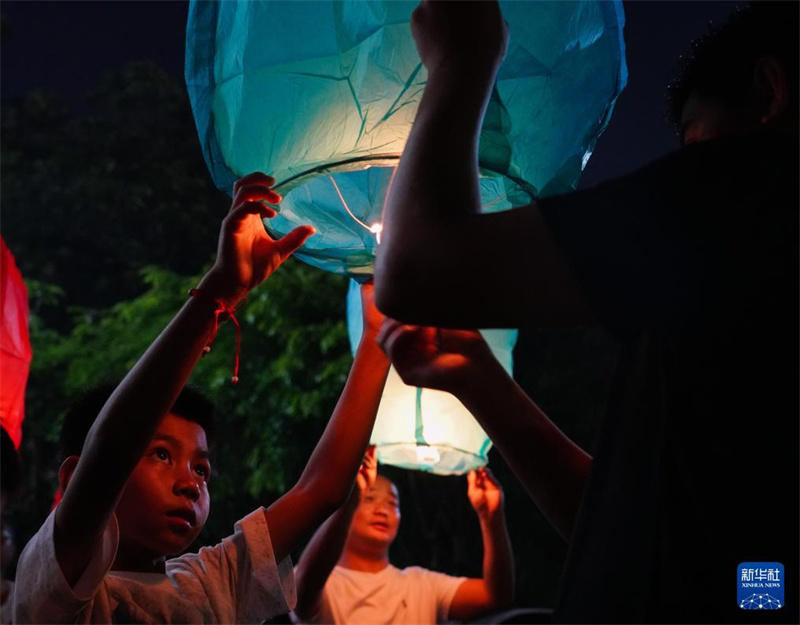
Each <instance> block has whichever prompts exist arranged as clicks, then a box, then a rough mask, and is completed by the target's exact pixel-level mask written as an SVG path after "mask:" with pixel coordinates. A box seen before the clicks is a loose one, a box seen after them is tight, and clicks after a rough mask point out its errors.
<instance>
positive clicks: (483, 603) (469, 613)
mask: <svg viewBox="0 0 800 625" xmlns="http://www.w3.org/2000/svg"><path fill="white" fill-rule="evenodd" d="M467 481H468V484H469V487H468V494H469V500H470V503H471V504H472V507H473V508H475V512H476V513H477V515H478V521H479V522H480V524H481V536H482V538H483V577H482V578H481V579H468V580H466V581H465V582H463V583H462V584H461V586H459V587H458V590H457V591H456V594H455V595H454V596H453V601H452V603H451V604H450V612H449V614H448V618H450V619H455V620H457V621H469V620H472V619H475V618H478V617H479V616H482V615H484V614H487V613H489V612H493V611H496V610H501V609H503V608H505V607H507V606H508V605H510V604H511V602H512V601H513V600H514V556H513V555H512V553H511V540H510V538H509V537H508V528H507V527H506V517H505V512H504V509H503V491H502V490H501V488H500V486H499V484H498V483H497V480H495V478H494V475H492V473H491V472H490V471H489V470H488V469H479V470H477V471H470V472H469V474H468V475H467Z"/></svg>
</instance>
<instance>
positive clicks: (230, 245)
mask: <svg viewBox="0 0 800 625" xmlns="http://www.w3.org/2000/svg"><path fill="white" fill-rule="evenodd" d="M273 184H275V179H274V178H272V177H271V176H267V175H266V174H263V173H260V172H255V173H252V174H249V175H247V176H245V177H243V178H240V179H239V180H237V181H236V183H234V185H233V202H232V204H231V210H230V212H229V213H228V216H227V217H225V219H224V220H223V222H222V228H221V230H220V234H219V244H218V247H217V259H216V262H215V263H214V266H213V267H212V268H211V270H210V271H209V273H208V274H207V275H206V277H205V278H204V280H203V283H208V282H213V293H214V295H215V296H217V297H221V298H222V299H223V300H224V301H225V302H226V303H227V304H228V305H229V306H234V305H235V304H236V303H238V302H239V301H240V300H241V299H243V298H244V297H245V296H246V295H247V293H249V292H250V291H251V290H252V289H253V288H255V287H256V286H258V285H259V284H261V283H262V282H264V280H266V279H267V278H268V277H269V276H270V274H272V272H273V271H275V270H276V269H277V268H278V267H279V266H280V265H281V263H283V262H284V261H285V260H286V259H287V258H289V256H291V255H292V254H293V253H294V252H295V251H296V250H297V249H298V248H299V247H300V246H301V245H303V243H305V242H306V239H308V237H310V236H311V235H312V234H314V232H315V230H314V228H313V227H311V226H299V227H297V228H295V229H294V230H292V231H291V232H289V233H288V234H286V235H285V236H283V237H281V238H280V239H277V240H275V239H273V238H272V237H271V236H270V235H269V234H268V233H267V231H266V229H265V228H264V224H263V223H262V219H271V218H272V217H274V216H275V215H276V214H277V212H276V211H275V209H274V208H271V207H269V206H267V205H266V204H263V203H262V202H265V201H266V202H269V203H271V204H278V203H279V202H280V201H281V199H282V198H281V196H280V195H279V194H278V193H276V192H275V191H273V190H272V188H271V187H272V185H273ZM203 283H201V286H206V285H205V284H203Z"/></svg>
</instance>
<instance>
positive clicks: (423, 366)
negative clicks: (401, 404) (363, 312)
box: [378, 319, 499, 394]
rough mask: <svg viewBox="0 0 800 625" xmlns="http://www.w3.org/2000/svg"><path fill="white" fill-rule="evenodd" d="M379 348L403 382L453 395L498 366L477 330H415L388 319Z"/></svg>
mask: <svg viewBox="0 0 800 625" xmlns="http://www.w3.org/2000/svg"><path fill="white" fill-rule="evenodd" d="M378 344H379V345H380V346H381V348H382V349H383V351H385V352H386V353H387V354H388V355H389V357H390V358H391V360H392V364H393V365H394V367H395V369H396V370H397V373H398V374H399V375H400V377H401V378H402V380H403V382H405V383H406V384H409V385H411V386H420V387H425V388H433V389H438V390H441V391H447V392H449V393H453V394H457V393H458V391H459V389H461V388H463V386H464V385H467V384H470V382H471V381H472V380H474V379H475V378H474V376H479V375H481V371H482V370H483V369H484V368H485V367H487V366H492V365H493V364H497V360H496V359H495V357H494V355H493V354H492V352H491V351H490V350H489V346H488V345H487V344H486V341H484V340H483V337H482V336H481V334H480V332H477V331H476V330H445V329H440V328H430V327H423V326H411V325H404V324H402V323H400V322H399V321H395V320H394V319H387V320H386V321H384V323H383V326H382V327H381V331H380V334H379V335H378ZM498 366H499V365H498Z"/></svg>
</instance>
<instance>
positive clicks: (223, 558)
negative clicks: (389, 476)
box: [13, 173, 389, 623]
mask: <svg viewBox="0 0 800 625" xmlns="http://www.w3.org/2000/svg"><path fill="white" fill-rule="evenodd" d="M274 182H275V181H274V180H273V179H272V178H271V177H269V176H266V175H264V174H261V173H254V174H250V175H249V176H246V177H244V178H242V179H241V180H239V181H237V183H236V184H235V185H234V199H233V205H232V208H231V211H230V213H229V214H228V216H227V217H226V218H225V220H224V221H223V223H222V230H221V233H220V239H219V248H218V253H217V260H216V262H215V263H214V266H213V267H212V268H211V270H210V271H209V272H208V273H207V274H206V275H205V277H204V278H203V279H202V280H201V282H200V284H199V285H198V287H197V289H193V290H192V292H190V295H192V297H190V298H189V300H188V301H187V302H186V304H185V305H184V306H183V308H182V309H181V310H180V312H178V314H177V315H176V316H175V318H174V319H173V320H172V322H171V323H170V324H169V325H168V326H167V327H166V329H165V330H164V331H163V332H162V333H161V334H160V335H159V337H158V338H157V339H156V340H155V341H154V342H153V344H152V345H151V346H150V348H149V349H148V350H147V351H146V352H145V354H144V355H143V356H142V357H141V358H140V359H139V361H138V362H137V364H136V365H135V366H134V367H133V369H132V370H131V371H130V372H129V373H128V374H127V376H126V377H125V378H124V379H123V380H122V382H121V383H120V384H119V386H117V388H116V389H115V390H114V391H113V393H112V394H111V396H110V397H109V398H108V401H107V402H105V405H104V406H103V407H102V409H99V410H95V411H89V412H88V415H87V416H88V423H87V427H86V428H85V429H84V430H83V432H82V434H81V436H79V437H78V443H77V445H76V446H75V447H74V448H73V451H71V452H70V453H69V455H68V456H67V458H66V459H65V461H64V463H63V464H62V466H61V470H60V473H59V481H60V484H61V487H62V490H63V493H64V496H63V499H62V500H61V501H60V503H59V504H58V506H57V507H56V508H55V510H54V511H53V512H52V513H51V514H50V516H49V517H48V518H47V520H46V521H45V523H44V525H43V526H42V527H41V528H40V530H39V532H38V533H37V534H36V535H35V536H34V538H33V539H32V540H31V542H30V543H29V544H28V546H27V547H26V548H25V550H24V552H23V553H22V556H21V557H20V561H19V566H18V569H17V585H16V591H15V595H14V608H13V619H14V622H15V623H66V622H70V623H112V622H114V623H235V622H236V623H257V622H261V621H263V620H265V619H269V618H271V617H273V616H275V615H277V614H285V613H286V612H288V611H289V610H290V609H291V608H292V607H293V605H294V579H293V573H292V563H291V560H290V557H289V554H290V553H291V551H292V550H293V549H295V548H296V547H297V546H299V544H300V541H302V540H304V538H305V537H306V536H307V535H309V534H310V533H311V532H312V531H314V530H315V529H316V528H317V527H318V526H319V524H320V523H322V521H323V520H324V519H325V518H327V517H328V516H329V515H330V514H331V513H332V512H333V511H335V510H336V509H337V508H339V507H340V506H341V505H342V504H343V502H345V501H346V500H347V498H348V496H349V494H350V490H351V489H352V484H353V479H354V476H355V475H356V473H357V471H358V468H359V465H360V463H361V459H362V457H363V454H364V450H365V449H366V446H367V442H368V440H369V433H370V431H371V430H372V426H373V424H374V421H375V415H376V414H377V410H378V404H379V402H380V396H381V393H382V391H383V386H384V383H385V380H386V374H387V373H388V370H389V364H388V360H387V358H386V356H385V355H384V354H383V352H382V351H381V350H380V348H379V347H378V346H377V343H376V335H377V328H378V327H379V326H380V323H381V319H382V317H381V315H380V314H379V313H378V312H377V309H375V307H374V305H373V304H372V296H371V293H372V290H371V286H370V285H365V287H364V288H363V289H362V296H363V304H364V317H365V318H364V325H365V334H364V338H363V339H362V342H361V344H360V346H359V348H358V351H357V352H356V357H355V359H354V361H353V365H352V368H351V371H350V376H349V377H348V379H347V383H346V384H345V387H344V390H343V391H342V396H341V398H340V400H339V403H338V404H337V406H336V408H335V410H334V412H333V415H332V417H331V419H330V422H329V423H328V425H327V427H326V428H325V431H324V433H323V434H322V438H321V439H320V442H319V443H318V444H317V447H316V448H315V450H314V452H313V453H312V455H311V458H310V459H309V461H308V464H307V465H306V468H305V470H304V471H303V474H302V475H301V476H300V478H299V480H298V482H297V484H295V485H294V486H293V487H292V488H291V489H290V490H289V491H288V492H287V493H286V494H284V495H283V496H282V497H280V498H279V499H278V500H277V501H275V502H273V503H272V504H271V505H270V506H269V507H267V508H259V509H257V510H255V511H254V512H252V513H251V514H250V515H248V516H247V517H245V518H244V519H243V520H242V521H240V522H239V523H237V524H236V527H235V528H234V533H233V535H232V536H230V537H228V538H226V539H224V540H223V541H222V542H221V543H220V544H219V545H217V546H215V547H211V548H203V549H201V550H200V551H199V553H197V554H188V555H183V556H180V557H178V558H175V559H172V560H168V561H165V558H166V557H171V556H174V555H177V554H180V553H182V552H183V551H184V550H185V549H186V548H187V547H188V546H189V545H191V544H192V542H193V541H194V540H195V539H196V538H197V536H198V535H199V533H200V531H201V530H202V528H203V526H204V524H205V521H206V519H207V518H208V513H209V508H210V498H209V491H208V481H209V479H210V477H211V456H210V453H209V437H210V431H209V427H208V424H207V421H208V420H207V419H205V418H204V417H203V416H202V415H200V413H201V412H202V411H198V410H197V409H196V407H193V408H186V407H185V406H182V405H181V404H182V402H181V398H182V397H183V396H184V395H185V394H186V389H185V388H184V385H185V384H186V380H187V378H188V377H189V374H190V373H191V372H192V370H193V369H194V367H195V365H196V364H197V361H198V360H199V359H200V357H201V356H202V354H203V353H204V352H205V351H207V346H208V344H209V342H210V341H211V340H213V337H214V334H215V333H216V330H217V325H218V323H219V321H220V318H222V319H225V318H227V317H228V316H233V315H234V313H235V308H236V306H237V305H238V304H239V303H240V302H241V301H242V300H243V299H244V298H245V297H246V296H247V294H248V293H249V292H250V290H252V289H253V288H255V287H256V286H258V285H259V284H261V282H263V281H264V280H266V279H267V277H269V275H270V274H271V273H272V272H273V271H275V270H276V269H277V268H278V267H279V266H280V265H281V263H282V262H283V261H284V260H286V258H288V257H289V256H290V255H291V254H292V253H293V252H294V251H295V250H296V249H297V248H298V247H300V246H301V245H302V244H303V243H304V242H305V240H306V239H307V238H308V237H309V236H310V235H311V234H313V229H312V228H310V227H308V226H301V227H300V228H297V229H295V230H294V231H292V232H290V233H289V234H287V235H286V236H285V237H283V238H281V239H278V240H273V239H272V238H271V237H270V236H269V235H268V234H267V232H266V230H265V228H264V225H263V223H262V219H268V218H271V217H274V216H275V214H276V211H275V210H274V209H273V208H271V207H269V206H267V205H266V204H264V203H263V202H265V201H266V202H269V203H271V204H274V203H277V202H280V200H281V198H280V196H279V195H278V194H277V193H275V192H274V191H273V190H272V189H271V186H272V185H273V184H274ZM235 381H237V378H235V377H234V382H235ZM98 412H99V414H98ZM88 424H92V425H91V428H89V426H88ZM87 430H88V434H86V431H87ZM84 439H85V442H84Z"/></svg>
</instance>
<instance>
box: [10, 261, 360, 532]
mask: <svg viewBox="0 0 800 625" xmlns="http://www.w3.org/2000/svg"><path fill="white" fill-rule="evenodd" d="M142 278H143V282H144V285H145V287H146V289H147V290H146V291H145V292H144V293H143V294H142V295H140V296H138V297H136V298H134V299H131V300H127V301H122V302H118V303H116V304H114V305H112V306H111V307H109V308H108V309H105V310H91V309H86V308H81V309H73V316H74V324H73V327H72V329H71V331H70V332H68V333H65V334H61V333H59V332H56V331H54V330H52V329H50V328H48V327H46V326H45V325H44V324H43V323H42V321H41V319H40V318H35V319H34V323H33V324H32V336H33V348H34V353H35V358H34V361H33V366H32V370H31V377H30V380H29V384H28V392H27V398H28V402H27V419H26V435H27V441H28V442H29V443H31V444H32V445H31V446H34V445H35V446H38V447H39V448H40V449H41V445H42V444H44V445H46V446H48V447H49V448H50V449H52V450H53V453H52V454H51V457H52V458H53V460H54V463H52V464H51V463H48V462H45V463H37V465H36V468H37V470H36V471H35V473H34V474H31V475H30V478H31V479H32V480H33V481H32V483H31V484H30V487H31V488H29V491H30V493H31V496H32V497H33V498H34V499H35V498H36V497H37V495H38V499H39V502H40V505H41V504H44V503H46V502H47V501H48V499H49V498H50V497H52V494H53V489H54V484H55V482H54V475H55V471H56V469H57V467H56V466H55V465H56V464H57V462H58V460H59V459H57V458H56V457H55V453H54V446H55V442H56V440H57V436H58V431H59V428H60V423H61V419H62V418H63V415H64V413H65V412H66V409H67V407H68V406H69V403H70V401H71V399H72V398H74V397H75V396H76V395H77V394H78V393H79V392H80V391H82V390H84V389H86V388H89V387H91V386H94V385H96V384H98V383H99V382H102V381H105V380H109V379H117V378H121V377H122V376H124V374H125V373H126V372H127V371H128V370H129V369H130V368H131V367H132V366H133V364H134V363H135V362H136V360H137V359H138V357H139V356H140V355H141V354H142V353H143V352H144V351H145V350H146V349H147V347H148V346H149V344H150V343H151V342H152V341H153V340H154V339H155V338H156V336H157V335H158V334H159V332H160V331H161V330H162V329H163V328H164V327H165V326H166V325H167V323H168V322H169V321H170V319H171V318H172V316H173V315H174V314H175V313H176V312H177V311H178V309H179V308H180V307H181V305H182V304H183V302H184V301H185V299H186V297H187V295H186V294H187V291H188V289H189V288H191V287H192V286H194V285H195V284H196V283H197V281H198V279H199V276H197V277H193V278H186V277H181V276H179V275H177V274H175V273H173V272H170V271H168V270H165V269H163V268H158V267H148V268H146V269H145V270H144V271H143V272H142ZM31 290H32V291H33V292H34V293H37V292H38V291H40V290H41V288H40V287H39V288H36V289H31ZM345 293H346V282H345V281H344V279H343V278H341V277H337V276H333V275H331V274H326V273H323V272H320V271H318V270H314V269H312V268H310V267H308V266H306V265H303V264H302V263H299V262H296V261H289V262H288V263H287V264H286V265H284V267H282V268H281V269H280V270H279V271H277V272H276V273H275V274H274V275H273V276H272V277H271V278H270V279H269V281H268V282H267V283H266V284H265V285H263V286H262V287H260V288H259V290H257V291H255V292H253V293H252V294H251V295H250V297H249V299H248V301H247V303H246V305H245V306H244V307H243V308H242V309H240V311H239V312H238V314H237V319H238V321H239V322H240V324H241V332H242V349H241V367H240V371H239V378H240V383H239V384H238V385H233V384H232V383H231V375H232V370H233V363H234V354H235V343H236V342H235V333H234V328H233V326H232V324H230V323H228V324H225V325H223V326H222V327H221V329H220V331H219V334H218V337H217V339H216V341H215V342H214V344H213V347H212V350H211V352H210V353H209V354H208V356H207V357H205V358H203V359H202V360H201V361H200V363H199V365H198V367H197V369H196V370H195V373H194V374H193V376H192V379H191V382H192V383H193V384H196V385H197V386H199V387H200V388H201V389H203V390H204V391H206V392H207V393H208V394H209V395H210V396H211V398H212V399H213V400H214V401H215V403H216V405H217V406H218V407H219V409H220V414H219V416H218V421H219V423H218V428H219V432H218V437H217V438H218V440H217V443H216V446H215V450H214V473H215V476H214V478H213V480H212V483H211V489H212V498H213V500H214V506H213V507H212V511H214V512H216V510H217V509H218V508H221V509H222V512H221V513H220V514H214V515H213V516H212V520H211V524H210V525H209V527H208V530H207V537H216V538H220V537H221V536H223V535H224V534H225V533H226V532H229V531H230V524H231V519H232V518H233V519H235V518H238V516H242V515H243V514H244V513H246V512H248V511H249V510H250V509H252V508H254V507H255V506H257V505H261V504H267V503H269V502H270V501H272V500H273V499H274V498H275V497H276V496H277V495H278V494H280V493H282V492H284V491H285V490H286V489H287V487H289V486H291V485H292V484H293V483H294V481H295V480H296V479H297V477H298V476H299V473H300V471H301V470H302V468H303V466H304V464H305V461H306V460H307V458H308V456H309V454H310V452H311V449H313V445H314V443H315V442H316V440H317V439H318V438H319V435H320V434H321V430H322V427H323V425H324V423H325V421H326V419H327V417H328V415H330V413H331V412H332V409H333V407H334V405H335V403H336V400H337V398H338V396H339V393H340V391H341V389H342V387H343V386H344V382H345V379H346V377H347V372H348V370H349V367H350V362H351V357H350V352H349V344H348V340H347V330H346V327H345V323H344V299H345ZM31 451H32V453H34V454H35V453H36V450H34V449H31ZM42 488H43V489H44V492H39V491H41V489H42ZM32 503H33V501H32ZM34 506H35V504H34ZM35 507H39V506H35ZM37 512H38V513H39V514H41V512H42V510H41V509H40V510H38V511H37ZM232 515H233V516H232ZM236 515H238V516H236ZM40 518H41V517H40Z"/></svg>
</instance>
